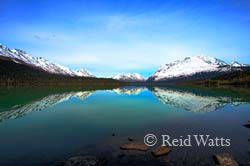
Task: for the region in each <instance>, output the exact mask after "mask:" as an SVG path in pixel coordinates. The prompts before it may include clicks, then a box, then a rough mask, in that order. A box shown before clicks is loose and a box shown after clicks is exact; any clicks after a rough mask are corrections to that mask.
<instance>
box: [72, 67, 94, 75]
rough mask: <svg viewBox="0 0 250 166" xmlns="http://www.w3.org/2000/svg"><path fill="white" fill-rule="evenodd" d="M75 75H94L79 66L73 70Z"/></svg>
mask: <svg viewBox="0 0 250 166" xmlns="http://www.w3.org/2000/svg"><path fill="white" fill-rule="evenodd" d="M74 73H75V74H76V75H77V76H79V77H95V76H94V75H93V74H92V73H90V72H89V71H87V70H85V69H83V68H81V69H80V70H77V71H75V72H74Z"/></svg>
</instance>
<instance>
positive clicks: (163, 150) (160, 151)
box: [151, 146, 171, 157]
mask: <svg viewBox="0 0 250 166" xmlns="http://www.w3.org/2000/svg"><path fill="white" fill-rule="evenodd" d="M170 152H171V150H170V148H169V147H168V146H159V147H157V148H156V149H154V150H153V151H152V152H151V153H152V155H153V156H154V157H160V156H164V155H167V154H169V153H170Z"/></svg>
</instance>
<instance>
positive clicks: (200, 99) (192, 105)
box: [152, 87, 249, 112]
mask: <svg viewBox="0 0 250 166" xmlns="http://www.w3.org/2000/svg"><path fill="white" fill-rule="evenodd" d="M152 92H153V93H154V95H155V96H156V97H157V98H158V99H159V100H160V101H161V102H162V103H164V104H168V105H171V106H174V107H178V108H181V109H184V110H186V111H191V112H211V111H216V110H217V109H219V108H222V107H225V106H226V105H227V104H230V105H232V106H239V105H241V104H248V103H249V102H246V101H244V99H242V98H233V97H231V96H219V95H218V96H208V95H199V94H196V93H192V92H185V91H183V90H173V89H168V88H163V87H155V88H153V90H152Z"/></svg>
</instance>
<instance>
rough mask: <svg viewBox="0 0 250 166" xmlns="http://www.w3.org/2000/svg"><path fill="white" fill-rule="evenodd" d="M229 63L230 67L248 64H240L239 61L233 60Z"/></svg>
mask: <svg viewBox="0 0 250 166" xmlns="http://www.w3.org/2000/svg"><path fill="white" fill-rule="evenodd" d="M230 65H231V66H232V67H246V66H248V65H246V64H241V63H239V62H237V61H233V62H232V63H231V64H230Z"/></svg>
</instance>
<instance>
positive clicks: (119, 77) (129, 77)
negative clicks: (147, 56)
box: [112, 73, 145, 81]
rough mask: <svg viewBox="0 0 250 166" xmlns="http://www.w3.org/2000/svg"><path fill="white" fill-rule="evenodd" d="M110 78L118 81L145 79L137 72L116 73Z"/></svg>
mask: <svg viewBox="0 0 250 166" xmlns="http://www.w3.org/2000/svg"><path fill="white" fill-rule="evenodd" d="M112 78H113V79H116V80H120V81H145V78H144V77H143V76H142V75H140V74H138V73H127V74H117V75H116V76H114V77H112Z"/></svg>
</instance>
